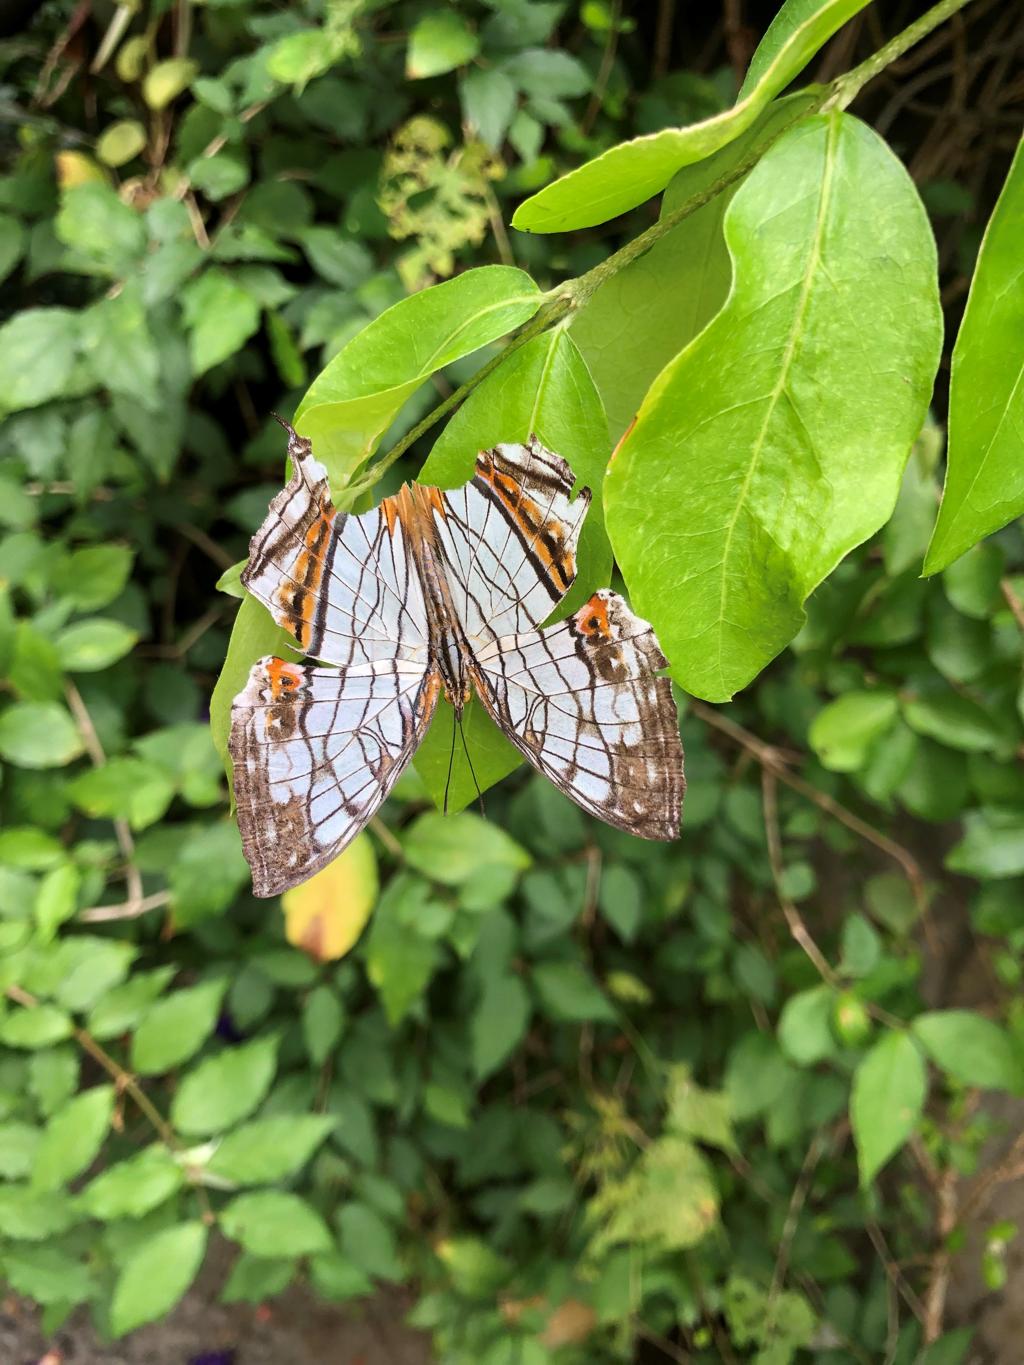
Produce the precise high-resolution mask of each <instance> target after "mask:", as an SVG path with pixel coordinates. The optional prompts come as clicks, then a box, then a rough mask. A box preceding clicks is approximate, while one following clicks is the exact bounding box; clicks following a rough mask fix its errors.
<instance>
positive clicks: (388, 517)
mask: <svg viewBox="0 0 1024 1365" xmlns="http://www.w3.org/2000/svg"><path fill="white" fill-rule="evenodd" d="M380 510H381V511H382V512H383V514H384V521H385V522H386V523H387V528H388V535H389V536H391V537H394V534H395V527H396V526H397V525H398V523H399V521H400V520H401V513H400V512H399V508H398V499H397V498H385V499H384V501H383V502H382V503H381V505H380Z"/></svg>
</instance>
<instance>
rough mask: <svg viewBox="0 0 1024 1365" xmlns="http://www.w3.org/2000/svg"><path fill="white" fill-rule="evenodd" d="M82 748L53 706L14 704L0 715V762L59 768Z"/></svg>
mask: <svg viewBox="0 0 1024 1365" xmlns="http://www.w3.org/2000/svg"><path fill="white" fill-rule="evenodd" d="M84 747H85V746H84V745H83V743H82V738H81V736H80V735H79V733H78V730H77V728H76V726H75V723H74V721H73V720H72V719H71V716H70V715H69V714H68V712H67V711H66V710H65V708H64V707H63V706H60V705H59V704H58V703H57V702H34V701H26V702H17V703H15V705H13V706H9V707H8V708H7V710H6V711H4V712H3V714H2V715H0V758H5V759H6V760H7V761H8V763H13V764H15V766H16V767H19V768H62V767H64V766H65V764H68V763H70V762H71V761H72V759H75V758H77V757H78V755H79V754H80V753H81V752H82V751H83V749H84Z"/></svg>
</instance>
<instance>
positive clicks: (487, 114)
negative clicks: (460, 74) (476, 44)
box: [459, 67, 516, 151]
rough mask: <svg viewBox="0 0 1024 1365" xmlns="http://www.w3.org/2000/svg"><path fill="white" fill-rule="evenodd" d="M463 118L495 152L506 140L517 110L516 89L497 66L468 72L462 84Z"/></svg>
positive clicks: (460, 87)
mask: <svg viewBox="0 0 1024 1365" xmlns="http://www.w3.org/2000/svg"><path fill="white" fill-rule="evenodd" d="M459 96H460V98H461V100H462V116H463V119H464V120H465V122H466V123H467V124H468V125H469V127H470V128H471V129H472V131H473V132H475V133H476V134H477V136H478V137H479V138H480V140H481V142H485V143H486V144H487V146H488V147H490V148H491V149H492V150H493V151H497V150H498V148H499V147H500V146H501V144H502V143H503V142H504V140H505V134H506V133H507V132H508V126H509V124H510V123H511V122H512V117H513V115H514V114H515V111H516V87H515V86H514V85H513V83H512V81H511V80H509V78H508V76H506V75H505V73H504V72H503V71H500V70H499V69H498V68H497V67H490V68H489V69H488V70H486V71H479V70H473V71H468V72H467V73H466V75H465V76H464V78H463V79H462V80H461V81H460V82H459Z"/></svg>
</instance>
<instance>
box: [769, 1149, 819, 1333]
mask: <svg viewBox="0 0 1024 1365" xmlns="http://www.w3.org/2000/svg"><path fill="white" fill-rule="evenodd" d="M824 1146H825V1140H824V1134H823V1133H822V1131H821V1130H820V1129H819V1131H818V1132H817V1133H815V1135H814V1137H813V1138H812V1139H811V1143H810V1146H809V1147H808V1148H807V1152H806V1154H805V1156H804V1159H803V1163H802V1165H801V1167H800V1174H799V1175H798V1176H797V1181H796V1184H795V1185H794V1186H793V1194H792V1197H791V1198H790V1201H789V1208H788V1210H787V1212H786V1221H785V1223H784V1224H783V1227H782V1236H781V1237H780V1238H779V1253H778V1255H777V1256H776V1258H775V1269H774V1271H773V1272H772V1283H771V1287H770V1289H769V1290H768V1307H767V1311H766V1314H765V1317H766V1322H767V1331H768V1332H769V1333H770V1332H772V1331H773V1330H774V1328H775V1311H776V1308H777V1306H778V1297H779V1295H780V1294H781V1292H782V1286H783V1285H784V1284H785V1282H786V1271H787V1269H788V1268H789V1253H790V1249H791V1247H792V1245H793V1238H794V1237H795V1236H796V1229H797V1224H798V1223H799V1221H800V1214H801V1212H802V1211H803V1207H804V1204H805V1203H806V1202H807V1196H808V1194H809V1193H810V1189H811V1184H812V1183H813V1181H814V1172H815V1170H816V1169H817V1166H818V1162H819V1161H820V1160H821V1154H822V1151H823V1149H824Z"/></svg>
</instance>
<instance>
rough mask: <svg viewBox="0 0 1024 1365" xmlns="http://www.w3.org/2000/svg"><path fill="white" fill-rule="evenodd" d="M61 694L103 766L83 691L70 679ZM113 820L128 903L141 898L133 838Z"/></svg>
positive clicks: (91, 755) (103, 756)
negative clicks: (83, 698) (121, 859)
mask: <svg viewBox="0 0 1024 1365" xmlns="http://www.w3.org/2000/svg"><path fill="white" fill-rule="evenodd" d="M64 694H65V696H66V697H67V701H68V706H69V707H70V709H71V714H72V715H73V716H74V718H75V724H76V725H77V726H78V730H79V733H80V734H81V736H82V742H83V743H84V744H85V749H86V753H87V754H88V755H89V758H90V759H91V760H92V763H93V765H94V767H97V768H102V767H103V765H104V764H105V763H106V761H107V756H106V754H105V753H104V752H103V745H102V744H101V743H100V737H99V735H98V734H97V733H96V727H95V725H93V723H92V716H90V715H89V711H88V708H87V707H86V704H85V702H84V701H83V700H82V694H81V693H80V692H79V690H78V688H77V687H76V686H75V684H74V683H73V682H72V681H71V680H70V679H68V681H67V682H66V683H65V685H64ZM113 823H114V833H115V834H116V835H117V844H118V847H119V848H120V850H121V855H122V857H123V858H124V860H125V873H126V875H127V878H128V902H129V903H132V902H135V901H140V900H141V899H142V874H141V873H140V872H139V869H138V868H137V867H136V866H135V840H134V839H133V838H132V832H131V829H130V827H129V825H128V822H127V820H114V822H113Z"/></svg>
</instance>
